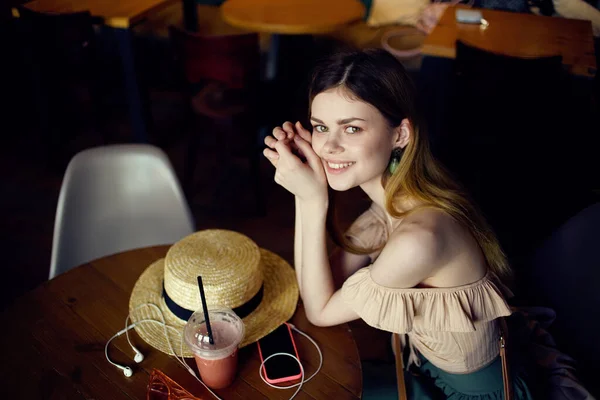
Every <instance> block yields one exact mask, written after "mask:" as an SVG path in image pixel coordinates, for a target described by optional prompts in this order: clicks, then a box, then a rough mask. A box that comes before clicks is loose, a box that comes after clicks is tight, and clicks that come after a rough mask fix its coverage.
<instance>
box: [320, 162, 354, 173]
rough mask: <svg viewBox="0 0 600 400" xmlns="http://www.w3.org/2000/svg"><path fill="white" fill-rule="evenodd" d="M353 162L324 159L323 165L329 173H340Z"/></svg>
mask: <svg viewBox="0 0 600 400" xmlns="http://www.w3.org/2000/svg"><path fill="white" fill-rule="evenodd" d="M354 164H355V163H354V162H334V161H325V165H326V166H327V172H328V173H330V174H341V173H343V172H344V171H346V170H347V169H348V168H350V167H351V166H353V165H354Z"/></svg>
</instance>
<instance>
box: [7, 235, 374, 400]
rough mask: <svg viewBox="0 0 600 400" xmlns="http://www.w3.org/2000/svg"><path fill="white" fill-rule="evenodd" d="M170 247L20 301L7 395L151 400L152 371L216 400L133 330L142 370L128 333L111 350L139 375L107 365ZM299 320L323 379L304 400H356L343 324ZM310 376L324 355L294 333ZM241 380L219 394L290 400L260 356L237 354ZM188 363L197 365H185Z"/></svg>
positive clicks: (62, 280)
mask: <svg viewBox="0 0 600 400" xmlns="http://www.w3.org/2000/svg"><path fill="white" fill-rule="evenodd" d="M167 250H168V247H167V246H158V247H150V248H145V249H138V250H133V251H128V252H125V253H121V254H117V255H113V256H109V257H105V258H102V259H99V260H97V261H93V262H91V263H88V264H85V265H82V266H80V267H78V268H76V269H73V270H71V271H69V272H67V273H64V274H62V275H59V276H58V277H56V278H55V279H53V280H51V281H48V282H46V283H44V284H43V285H41V286H40V287H38V288H37V289H35V290H33V291H31V292H29V293H27V294H26V295H24V296H23V297H21V298H19V299H18V300H17V301H16V302H15V303H14V304H12V305H10V306H9V307H8V308H7V309H5V310H4V311H3V312H2V321H4V329H3V330H2V337H1V338H2V340H1V343H2V349H3V350H2V354H3V360H4V361H3V362H2V372H1V373H2V379H3V381H4V382H5V384H4V385H2V386H3V388H2V398H15V399H16V398H18V399H95V400H102V399H107V400H109V399H110V400H115V399H144V398H146V397H145V393H146V387H147V384H148V380H149V374H150V372H151V371H152V368H157V369H160V370H161V371H163V372H164V373H166V374H167V375H168V376H169V377H170V378H172V379H173V380H175V381H176V382H177V383H179V384H181V385H182V386H183V387H185V388H186V389H187V390H189V391H190V392H191V393H192V394H194V395H196V396H202V398H205V399H211V398H212V396H211V395H210V394H209V393H208V392H207V391H206V390H205V389H204V388H203V387H202V386H201V385H200V383H198V382H197V381H195V379H194V378H193V377H192V376H191V375H189V374H188V372H187V371H185V369H184V368H183V367H182V366H180V365H179V364H178V363H177V362H176V361H175V360H174V359H173V358H171V357H169V356H167V355H166V354H163V353H161V352H160V351H158V350H155V349H154V348H152V347H150V346H149V345H148V344H146V343H145V342H144V341H143V340H141V339H140V338H139V337H138V336H137V334H136V333H133V332H134V331H133V330H132V331H131V332H132V334H131V337H132V340H133V342H134V344H135V345H136V346H137V347H138V348H139V349H140V351H141V352H142V353H143V354H144V355H145V359H144V361H143V362H142V363H141V364H138V365H136V364H135V362H134V361H133V355H134V354H133V351H132V350H131V348H130V347H129V345H128V344H127V342H126V340H125V337H124V335H123V336H121V337H119V338H118V339H116V340H114V341H113V342H112V343H111V349H110V353H111V356H112V358H113V360H115V361H116V362H119V363H121V364H126V365H129V366H131V367H132V368H133V369H134V373H133V376H132V377H131V378H126V377H125V376H124V375H123V373H122V372H121V371H120V370H118V369H117V368H115V367H114V366H112V365H110V364H109V363H108V361H106V359H105V357H104V345H105V343H106V341H107V340H108V339H109V338H110V337H111V336H112V335H114V334H115V333H116V332H117V331H119V330H121V329H123V327H124V323H125V317H126V316H127V313H128V304H129V295H130V293H131V290H132V288H133V285H134V283H135V281H136V280H137V278H138V276H139V275H140V274H141V273H142V272H143V271H144V269H145V268H146V267H147V266H148V265H149V264H150V263H151V262H152V261H154V260H156V259H158V258H160V257H164V256H165V254H166V252H167ZM292 321H293V323H294V324H295V325H296V326H297V327H298V328H299V329H301V330H303V331H305V332H306V333H308V334H309V335H311V336H312V337H313V338H314V339H315V340H316V341H317V343H319V345H320V347H321V350H322V351H323V357H324V362H323V368H322V370H321V372H320V373H319V374H318V375H317V376H315V378H313V380H311V381H310V382H308V383H306V384H305V386H304V387H303V389H302V391H301V392H300V393H299V394H298V396H297V397H296V398H298V399H327V400H331V399H336V400H338V399H359V398H360V397H361V392H362V373H361V365H360V360H359V355H358V350H357V348H356V344H355V342H354V339H353V337H352V334H351V332H350V330H349V328H348V326H347V325H346V324H343V325H340V326H336V327H331V328H318V327H315V326H313V325H311V324H310V323H308V321H307V320H306V316H305V313H304V309H303V307H302V306H301V305H299V307H298V310H297V311H296V313H295V315H294V317H293V318H292ZM296 343H297V345H298V352H299V354H300V357H301V359H302V361H303V364H304V366H305V368H306V371H307V374H311V373H312V372H313V371H315V369H316V366H317V365H318V354H317V352H316V350H315V349H314V347H313V346H312V344H311V343H310V342H309V341H308V340H306V339H305V338H303V337H301V336H300V335H297V336H296ZM239 355H240V358H239V362H240V367H239V375H238V378H237V379H236V381H235V382H234V384H233V385H232V386H230V387H229V388H227V389H224V390H219V391H217V392H218V394H219V396H221V397H222V398H224V399H226V400H227V399H265V398H269V399H282V400H283V399H288V398H289V397H290V396H291V395H292V393H293V390H276V389H272V388H270V387H268V386H267V385H265V384H264V383H263V382H262V381H261V380H260V378H259V376H258V367H259V365H260V361H259V356H258V350H257V348H256V346H255V345H249V346H247V347H245V348H243V349H241V350H240V353H239ZM188 361H189V363H190V365H193V367H194V368H196V367H195V365H194V364H193V360H188Z"/></svg>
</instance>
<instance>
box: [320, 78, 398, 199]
mask: <svg viewBox="0 0 600 400" xmlns="http://www.w3.org/2000/svg"><path fill="white" fill-rule="evenodd" d="M352 97H353V96H350V95H349V94H348V92H347V91H346V90H345V89H343V88H334V89H329V90H327V91H325V92H322V93H319V94H318V95H317V96H315V98H314V100H313V102H312V107H311V123H312V126H313V135H312V147H313V149H314V151H315V152H316V153H317V155H318V156H319V157H320V158H321V161H322V162H323V167H324V168H325V173H326V174H327V181H328V182H329V186H330V187H331V188H332V189H333V190H337V191H344V190H348V189H351V188H353V187H356V186H362V185H365V184H373V183H374V182H377V183H378V184H380V182H381V177H382V175H383V173H384V172H385V170H386V168H387V167H388V164H389V161H390V156H391V153H392V149H393V148H394V147H395V142H396V140H397V136H398V135H396V134H394V133H393V132H394V129H392V128H390V127H389V126H388V123H387V121H386V120H385V118H384V117H383V115H382V114H381V113H380V112H379V111H378V110H377V109H376V108H375V107H373V106H372V105H370V104H368V103H365V102H363V101H361V100H353V99H352Z"/></svg>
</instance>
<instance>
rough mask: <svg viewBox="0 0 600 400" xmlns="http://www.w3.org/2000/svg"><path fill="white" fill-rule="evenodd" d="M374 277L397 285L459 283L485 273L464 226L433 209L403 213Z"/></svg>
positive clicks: (468, 281) (476, 250)
mask: <svg viewBox="0 0 600 400" xmlns="http://www.w3.org/2000/svg"><path fill="white" fill-rule="evenodd" d="M377 261H378V262H380V263H379V265H377V267H378V268H377V271H375V268H374V272H375V274H374V279H376V277H377V276H379V279H378V280H387V281H388V282H395V283H396V286H397V287H413V286H417V285H419V284H422V285H426V286H459V285H461V284H467V283H470V280H471V279H473V278H474V277H478V276H480V275H481V274H482V273H483V274H485V263H482V255H481V251H480V249H479V246H478V245H477V242H476V241H475V239H474V238H473V237H472V235H471V234H470V232H469V230H468V228H466V227H464V226H462V225H461V224H460V223H459V222H458V221H456V220H455V219H454V218H453V217H452V216H450V215H449V214H447V213H446V212H444V211H441V210H438V209H434V208H422V209H419V210H416V211H414V212H412V213H410V214H409V215H407V216H406V217H405V218H404V219H403V221H402V223H401V224H400V225H399V226H398V227H397V228H396V229H395V230H394V232H393V233H392V235H391V236H390V238H389V240H388V242H387V243H386V245H385V247H384V249H383V251H382V253H381V255H380V257H379V259H378V260H377Z"/></svg>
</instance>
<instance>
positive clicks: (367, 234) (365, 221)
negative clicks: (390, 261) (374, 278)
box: [345, 206, 389, 260]
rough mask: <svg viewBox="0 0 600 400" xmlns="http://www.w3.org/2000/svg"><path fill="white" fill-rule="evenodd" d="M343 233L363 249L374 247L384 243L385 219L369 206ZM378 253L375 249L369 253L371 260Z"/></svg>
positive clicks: (386, 235)
mask: <svg viewBox="0 0 600 400" xmlns="http://www.w3.org/2000/svg"><path fill="white" fill-rule="evenodd" d="M345 235H346V237H347V238H348V239H350V240H352V242H353V243H355V244H356V245H358V246H360V247H362V248H363V249H376V248H378V247H380V246H382V245H383V244H385V242H386V241H387V238H388V237H389V232H388V227H387V226H386V224H385V221H384V220H383V219H382V218H381V216H380V215H378V214H377V212H375V211H374V209H373V206H371V207H370V208H369V209H367V210H366V211H365V212H364V213H362V214H361V215H360V216H359V217H358V218H357V219H356V220H355V221H354V222H353V223H352V225H350V228H348V230H347V231H346V233H345ZM379 253H380V251H376V252H374V253H373V254H371V255H370V256H371V260H374V259H375V258H376V257H377V256H378V255H379Z"/></svg>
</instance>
